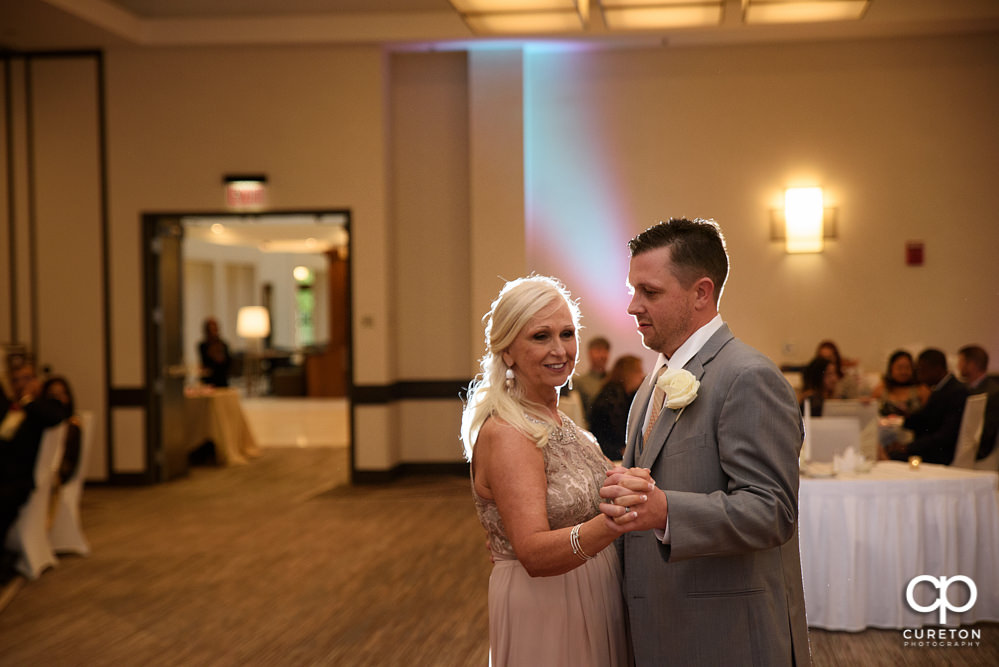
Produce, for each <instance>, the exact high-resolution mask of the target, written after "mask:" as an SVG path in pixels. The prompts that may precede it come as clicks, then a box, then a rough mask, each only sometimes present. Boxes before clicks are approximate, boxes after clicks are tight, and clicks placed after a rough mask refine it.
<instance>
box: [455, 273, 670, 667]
mask: <svg viewBox="0 0 999 667" xmlns="http://www.w3.org/2000/svg"><path fill="white" fill-rule="evenodd" d="M484 319H485V322H486V329H485V332H486V353H485V355H484V356H483V357H482V361H481V367H482V372H481V374H480V375H479V376H478V377H477V378H476V380H475V381H474V382H473V383H472V385H471V387H470V392H469V397H468V401H467V404H466V406H465V410H464V413H463V415H462V441H463V443H464V447H465V453H466V456H467V457H468V459H469V461H470V462H471V475H472V490H473V496H474V499H475V506H476V510H477V511H478V514H479V519H480V521H481V522H482V525H483V527H484V528H485V530H486V533H487V535H488V543H489V548H490V550H491V552H492V556H493V562H494V565H493V572H492V575H491V576H490V579H489V643H490V660H491V664H492V665H493V666H504V665H542V664H550V665H577V666H585V665H594V666H600V667H605V666H614V665H627V664H630V656H629V649H628V643H627V638H626V636H625V629H624V628H625V621H624V612H623V601H622V598H621V568H620V564H619V561H618V556H617V552H616V551H615V549H613V548H610V549H608V548H607V547H608V546H609V545H610V544H611V542H613V541H614V539H615V538H616V537H617V536H618V535H619V534H621V532H622V531H623V527H624V525H626V524H627V523H628V522H629V521H631V520H632V519H633V515H632V514H631V513H630V512H625V513H624V514H623V516H622V517H619V518H617V519H613V520H612V519H609V518H607V517H606V516H604V515H602V514H601V513H600V511H599V509H598V506H599V503H600V500H601V499H600V496H599V489H600V487H601V486H602V485H603V483H604V480H605V478H606V471H607V470H609V469H610V468H611V464H610V462H609V461H608V460H607V459H606V458H605V457H604V456H603V454H602V453H601V451H600V448H599V447H598V445H597V444H596V442H595V441H594V440H593V438H592V436H590V435H589V434H588V433H586V432H585V431H583V430H582V429H580V428H579V427H578V426H576V425H575V424H574V423H573V422H572V421H571V420H569V418H568V417H566V416H565V415H564V414H562V413H561V412H559V409H558V398H559V389H560V388H561V387H562V385H564V384H565V383H566V382H567V381H568V379H569V378H570V377H571V376H572V372H573V369H574V367H575V365H576V359H577V349H578V328H579V309H578V307H577V305H576V304H575V302H573V300H572V299H571V298H570V296H569V294H568V292H567V291H566V289H565V288H564V287H563V286H562V285H561V284H560V283H559V282H558V281H556V280H554V279H552V278H547V277H542V276H529V277H526V278H520V279H518V280H514V281H511V282H509V283H507V284H506V285H505V286H504V287H503V289H502V291H501V292H500V294H499V297H498V298H497V299H496V300H495V301H494V302H493V304H492V308H491V310H490V311H489V313H488V314H487V315H486V317H485V318H484ZM634 486H635V487H636V492H635V493H634V494H633V495H630V496H625V497H622V498H618V499H617V500H618V502H619V504H621V505H637V504H638V503H641V502H643V501H644V499H645V494H646V493H647V492H648V490H649V488H650V486H651V485H649V484H648V483H647V482H642V481H639V480H636V481H635V484H634ZM619 526H620V528H619Z"/></svg>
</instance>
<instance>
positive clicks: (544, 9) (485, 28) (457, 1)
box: [449, 0, 590, 35]
mask: <svg viewBox="0 0 999 667" xmlns="http://www.w3.org/2000/svg"><path fill="white" fill-rule="evenodd" d="M449 1H450V3H451V5H452V6H453V7H454V8H455V10H456V11H457V12H458V13H459V14H461V18H462V20H463V21H464V22H465V24H466V25H467V26H468V27H469V28H470V29H471V30H472V32H474V33H475V34H477V35H522V34H538V33H558V32H581V31H582V30H583V29H584V28H586V26H587V24H588V23H589V20H590V0H449Z"/></svg>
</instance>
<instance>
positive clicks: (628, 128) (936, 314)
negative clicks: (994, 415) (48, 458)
mask: <svg viewBox="0 0 999 667" xmlns="http://www.w3.org/2000/svg"><path fill="white" fill-rule="evenodd" d="M997 45H999V40H997V39H995V35H982V36H961V37H948V38H925V39H902V40H891V41H878V40H871V41H862V42H853V43H833V42H829V43H815V44H794V45H784V46H737V47H717V48H709V47H696V48H694V47H692V48H673V49H657V50H604V51H593V52H579V51H574V52H546V53H535V52H526V53H522V52H521V51H520V50H516V49H513V50H500V51H476V52H471V53H468V54H465V53H446V54H440V53H426V54H421V53H409V54H397V55H395V56H389V55H387V54H385V53H383V52H382V51H380V50H378V49H375V48H334V47H281V48H279V47H274V48H245V47H233V48H197V49H127V50H120V51H118V50H116V51H111V52H108V53H107V54H106V83H107V88H106V101H107V128H108V138H107V150H108V153H107V158H108V177H109V178H108V192H109V197H110V201H109V225H110V234H111V237H110V256H109V258H108V261H109V266H110V271H111V276H110V277H111V280H110V297H111V304H110V308H111V331H110V336H111V345H112V348H111V349H112V359H111V378H110V385H111V386H112V387H115V388H121V389H129V388H137V387H142V386H143V384H144V382H145V378H144V350H143V322H142V310H141V307H142V266H141V249H140V238H141V237H140V215H141V214H142V213H143V212H155V211H174V212H185V211H199V212H211V211H218V210H221V209H222V187H221V179H222V175H223V174H225V173H231V172H247V171H252V172H264V173H266V174H268V176H269V177H270V181H269V185H270V205H271V206H272V207H273V208H274V209H292V208H295V209H329V208H348V209H350V211H351V213H352V229H351V232H352V241H353V246H352V249H353V256H352V258H351V260H352V269H353V295H352V296H353V308H354V326H355V330H354V346H355V349H354V374H355V382H356V383H357V384H359V385H362V386H374V387H386V386H392V385H393V383H395V382H397V381H400V380H404V381H431V382H433V381H448V380H454V379H460V378H466V379H467V378H469V377H471V376H472V375H473V374H474V372H475V370H476V367H475V359H476V358H477V357H478V356H479V355H480V354H481V352H482V349H481V346H482V324H481V322H480V320H479V318H480V317H481V316H482V314H483V313H484V312H485V311H486V309H487V308H488V306H489V302H490V300H491V299H492V298H493V297H494V296H495V294H496V293H497V291H498V289H499V287H500V285H501V282H502V279H503V278H512V277H515V276H518V275H522V274H524V273H526V272H528V271H532V270H535V271H540V272H546V273H553V274H555V275H558V276H559V277H561V278H563V279H564V280H565V281H566V283H567V284H568V285H569V287H570V288H571V289H572V290H573V291H574V293H575V294H576V295H577V296H580V297H581V298H582V305H583V310H584V315H585V318H586V319H585V324H586V325H587V327H588V328H587V329H586V330H585V331H584V335H592V333H604V334H608V335H610V336H611V338H612V340H613V342H614V344H615V350H614V352H615V354H618V353H621V352H624V351H626V350H629V349H631V350H638V349H639V348H638V344H637V340H636V337H635V335H634V333H633V330H632V324H631V322H630V320H629V318H628V317H627V316H626V315H625V314H624V309H625V307H626V302H627V297H626V292H625V290H624V287H623V283H624V279H625V274H626V271H627V257H626V250H625V248H624V243H625V242H626V240H627V239H628V238H629V237H630V236H631V235H633V234H634V233H636V232H637V231H639V230H640V229H641V228H643V227H644V226H646V225H648V224H651V223H653V222H655V221H656V220H658V219H660V218H662V217H664V216H669V215H676V214H680V215H691V216H694V215H700V216H712V217H715V218H716V219H718V220H719V221H720V222H721V223H722V224H723V226H724V227H725V230H726V232H727V234H728V239H729V244H730V251H731V254H732V259H733V268H732V279H731V284H730V285H729V287H728V289H727V291H726V294H725V298H724V301H723V303H722V312H723V315H724V316H725V317H726V319H728V320H729V321H730V323H731V324H732V325H733V328H734V329H735V330H736V333H737V334H738V335H740V336H741V337H742V338H744V339H745V340H747V341H748V342H749V343H751V344H754V345H756V346H758V347H760V348H761V349H762V350H763V351H764V352H766V353H767V354H769V355H770V356H772V357H773V358H774V359H775V360H777V361H804V360H807V358H808V356H810V354H811V350H812V348H813V346H814V344H815V343H816V342H817V341H818V340H819V339H820V338H824V337H831V338H834V339H836V340H837V341H838V342H839V343H840V344H841V347H842V349H843V350H844V352H845V353H846V354H848V355H850V356H855V357H858V358H859V359H860V360H861V361H862V363H863V364H864V365H865V366H867V367H870V368H873V369H875V370H878V369H880V366H881V363H882V361H883V359H884V357H885V355H886V354H887V353H888V352H889V351H890V350H891V349H892V348H894V347H896V346H906V345H908V346H913V347H917V348H918V347H920V346H922V345H936V346H939V347H941V348H943V349H945V350H946V351H947V352H948V353H951V354H952V353H953V352H954V351H955V350H956V348H957V347H958V346H960V345H962V344H964V343H966V342H970V341H977V342H980V343H982V344H983V345H985V346H986V347H987V348H988V349H989V350H990V351H991V352H992V353H993V356H994V357H996V358H997V365H999V310H996V308H995V304H996V303H997V302H999V300H997V297H999V293H997V290H999V273H997V272H999V268H997V265H996V263H995V261H994V255H995V248H997V247H999V227H997V226H996V225H995V224H993V222H994V221H993V217H994V211H995V210H999V201H997V199H999V194H997V192H996V189H995V188H994V187H993V181H994V176H993V175H992V172H993V171H994V162H995V157H994V156H995V154H996V149H997V148H999V129H997V124H996V123H995V118H997V117H999V99H997V96H999V93H997V87H996V86H995V85H994V84H995V82H997V81H999V46H997ZM15 76H19V72H18V71H17V69H16V68H15ZM73 90H75V88H74V87H70V86H67V87H66V91H67V94H70V92H69V91H73ZM88 90H89V89H88ZM90 94H92V93H91V92H88V91H83V90H81V91H78V92H76V93H72V95H74V97H76V98H79V99H84V98H86V96H87V95H90ZM65 108H66V109H67V110H71V109H72V104H66V105H65ZM525 109H526V112H525ZM57 120H58V119H57ZM50 124H51V123H50ZM58 124H59V123H58V122H57V123H56V125H58ZM66 127H67V128H71V127H73V123H72V122H69V120H68V119H67V123H66ZM54 132H55V131H54ZM20 136H21V134H20V133H17V135H16V137H20ZM52 136H53V137H57V136H58V134H57V133H53V134H52ZM17 140H20V139H17ZM40 145H42V146H44V147H45V148H44V152H45V154H44V155H42V156H40V157H41V159H43V160H48V161H49V162H48V163H47V164H52V165H55V164H57V163H56V162H53V161H52V160H54V159H58V158H59V157H60V152H61V151H62V150H64V147H63V146H56V145H54V144H53V143H51V141H50V142H49V143H46V142H42V143H41V144H40ZM15 154H16V155H17V156H20V155H21V152H19V151H15ZM18 159H20V157H19V158H18ZM17 168H19V169H21V168H23V167H22V166H21V163H20V162H19V163H18V167H17ZM53 173H55V172H53ZM46 178H48V177H46ZM805 183H815V184H820V185H822V186H824V187H825V188H826V189H827V194H828V197H829V199H830V200H831V202H830V203H831V204H833V205H835V206H836V207H837V208H838V209H839V239H838V240H836V241H832V242H830V244H829V246H828V248H827V250H826V252H825V253H823V254H821V255H812V256H794V257H792V256H788V255H785V254H784V253H783V251H782V248H781V246H780V245H779V244H776V243H772V242H771V241H770V240H769V234H768V229H769V220H768V216H769V208H770V207H771V206H774V205H776V204H777V203H779V201H780V197H781V192H782V189H783V188H784V187H785V186H788V185H794V184H805ZM525 184H526V187H525ZM18 187H21V186H20V185H19V186H18ZM21 200H23V197H21ZM16 206H17V207H18V213H17V214H16V216H15V218H16V219H15V220H14V222H13V223H11V222H10V221H8V220H6V218H5V224H4V226H3V228H2V229H0V236H2V237H3V239H4V240H3V243H6V239H7V231H8V229H9V225H10V224H14V225H15V226H16V227H17V228H18V229H20V228H21V227H23V226H24V225H25V222H24V215H23V212H22V208H23V201H19V202H17V203H16ZM5 210H6V209H5ZM60 210H61V209H60ZM60 210H56V209H50V213H47V214H46V215H47V216H54V217H51V219H52V220H55V219H56V218H60V217H64V215H63V213H61V212H60ZM47 219H48V218H47ZM45 224H48V223H45ZM53 224H61V223H53ZM86 224H91V223H86ZM44 228H45V229H48V230H52V229H56V227H44ZM68 229H69V231H70V233H69V234H68V235H67V236H66V240H67V241H68V240H70V239H73V238H76V237H75V236H73V234H76V233H77V232H78V231H80V230H82V229H85V227H77V226H72V227H71V228H68ZM46 233H49V232H46ZM23 238H24V236H23V235H21V236H20V237H19V243H22V242H23ZM913 239H919V240H923V241H925V243H926V248H927V262H926V265H925V266H924V267H922V268H911V267H905V266H903V265H902V253H903V246H904V243H905V242H906V241H907V240H913ZM80 240H81V243H80V244H79V247H80V248H83V249H85V254H86V257H85V267H89V268H86V270H87V271H92V270H95V269H94V267H95V265H94V261H95V260H96V259H97V258H96V257H95V254H94V253H95V252H96V251H95V249H94V247H93V241H92V239H89V238H87V239H80ZM2 247H4V246H3V245H0V248H2ZM53 252H55V251H53ZM59 252H62V251H59ZM45 261H46V262H47V263H48V264H50V266H49V267H48V268H49V269H52V270H54V271H55V272H54V273H52V274H47V275H52V276H53V278H52V279H53V280H55V281H59V280H62V279H70V278H71V277H72V275H73V271H75V269H70V268H69V267H68V266H64V265H63V264H62V263H61V261H60V260H58V257H57V256H56V255H52V256H51V257H49V258H48V259H46V260H45ZM0 262H4V263H0V268H3V267H5V266H6V264H5V262H6V259H5V258H3V259H0ZM98 265H99V264H98ZM2 273H3V276H2V278H0V292H3V293H4V295H5V296H4V297H3V298H2V299H0V306H2V305H3V304H4V303H6V301H5V300H6V299H7V297H6V294H8V293H9V290H10V284H9V282H8V281H9V278H10V272H9V271H6V270H5V271H3V272H2ZM94 280H97V278H94ZM51 284H55V283H49V285H50V286H51ZM17 289H18V290H19V293H21V292H25V293H26V292H27V291H28V290H27V287H26V286H23V285H21V284H18V285H17ZM44 289H45V290H46V293H48V291H51V288H50V287H45V288H44ZM25 298H27V297H25ZM25 298H22V299H21V302H20V303H19V307H20V308H24V307H25ZM88 298H90V297H88ZM81 303H82V302H81ZM45 305H46V307H47V304H45ZM7 311H9V305H8V307H7ZM49 317H50V316H49V315H48V314H47V315H45V317H44V318H43V321H44V322H46V323H48V322H49V320H48V319H47V318H49ZM21 321H22V322H24V321H25V318H23V317H22V318H21ZM46 326H48V325H47V324H46ZM87 331H88V332H89V333H87V334H86V335H87V336H92V335H94V333H93V331H91V330H90V329H87ZM25 333H28V332H25V331H22V332H21V334H22V337H23V336H24V335H25ZM47 335H48V334H46V336H47ZM785 344H788V345H789V346H790V348H789V351H787V352H785V348H784V346H785ZM83 354H86V355H90V354H91V353H90V352H86V353H81V356H80V359H75V358H74V359H68V360H67V361H66V363H67V364H74V363H96V361H95V360H94V359H91V358H89V357H88V359H87V360H86V361H84V360H83ZM101 363H103V362H102V361H101ZM426 403H427V401H425V400H420V399H416V398H406V399H404V400H401V401H388V402H386V403H384V404H371V405H365V406H363V408H362V409H360V410H359V411H358V415H357V417H358V419H357V423H356V424H355V447H356V451H355V463H356V464H357V467H358V468H359V469H361V470H373V471H378V470H387V469H391V468H393V467H395V466H396V465H398V464H400V463H406V462H417V461H418V462H439V461H456V460H459V459H460V452H459V448H458V447H457V441H456V430H457V413H458V410H459V409H460V403H459V401H457V400H449V399H442V400H440V401H439V403H438V404H436V405H438V406H439V407H436V408H429V412H430V413H431V415H432V416H431V418H428V419H426V420H422V419H421V418H420V415H421V414H424V413H425V412H427V410H428V408H427V406H426ZM448 415H453V417H448ZM112 422H113V424H114V425H115V437H116V442H115V443H113V446H112V448H111V451H112V452H113V455H114V457H116V460H118V461H119V463H120V465H121V466H122V469H123V470H126V469H127V470H131V469H134V468H135V466H137V465H138V466H140V467H141V465H142V461H143V457H142V452H143V448H144V444H143V443H144V439H143V428H144V426H143V423H144V422H143V419H142V415H141V413H140V412H136V411H135V410H134V409H126V410H121V411H118V413H117V414H115V415H113V416H112ZM98 447H99V448H100V445H98Z"/></svg>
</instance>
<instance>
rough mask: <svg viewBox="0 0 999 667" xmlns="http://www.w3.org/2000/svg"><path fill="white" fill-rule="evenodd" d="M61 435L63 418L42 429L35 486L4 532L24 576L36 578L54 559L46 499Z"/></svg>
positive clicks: (47, 499)
mask: <svg viewBox="0 0 999 667" xmlns="http://www.w3.org/2000/svg"><path fill="white" fill-rule="evenodd" d="M65 439H66V422H62V423H60V424H57V425H55V426H53V427H51V428H47V429H45V430H44V431H43V432H42V440H41V443H39V445H38V456H37V458H36V459H35V488H34V490H33V491H32V492H31V494H30V495H29V496H28V500H27V501H26V502H25V503H24V505H22V506H21V511H20V512H19V513H18V515H17V520H16V521H15V522H14V525H13V526H11V528H10V531H9V532H8V533H7V548H8V549H10V550H11V551H14V552H16V553H19V554H20V557H19V558H18V560H17V566H16V567H17V570H18V572H20V573H21V574H23V575H24V576H25V577H27V578H28V579H37V578H38V576H39V575H40V574H41V573H42V571H43V570H44V569H45V568H47V567H51V566H53V565H55V564H56V562H57V560H56V557H55V553H53V551H52V545H51V544H50V543H49V531H48V518H49V499H50V497H51V495H52V469H53V466H54V465H55V463H56V461H58V460H59V458H60V457H61V456H62V451H63V443H64V442H65Z"/></svg>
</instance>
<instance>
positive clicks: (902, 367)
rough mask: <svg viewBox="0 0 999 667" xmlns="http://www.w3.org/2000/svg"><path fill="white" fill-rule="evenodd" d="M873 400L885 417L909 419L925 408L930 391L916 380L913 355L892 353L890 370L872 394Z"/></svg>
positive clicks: (889, 359) (901, 351)
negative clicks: (892, 416)
mask: <svg viewBox="0 0 999 667" xmlns="http://www.w3.org/2000/svg"><path fill="white" fill-rule="evenodd" d="M871 398H873V399H875V400H877V401H878V412H879V413H880V414H881V416H883V417H887V416H889V415H899V416H901V417H908V416H909V415H911V414H912V413H913V412H915V411H916V410H918V409H919V408H921V407H923V403H925V402H926V399H928V398H929V390H928V389H927V388H926V387H924V386H923V385H921V384H919V381H918V380H917V379H916V364H915V362H913V360H912V355H911V354H909V353H908V352H906V351H905V350H896V351H895V352H892V354H891V356H890V357H888V370H887V371H886V372H885V376H884V378H882V380H881V383H880V384H878V386H877V387H875V388H874V391H872V392H871Z"/></svg>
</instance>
